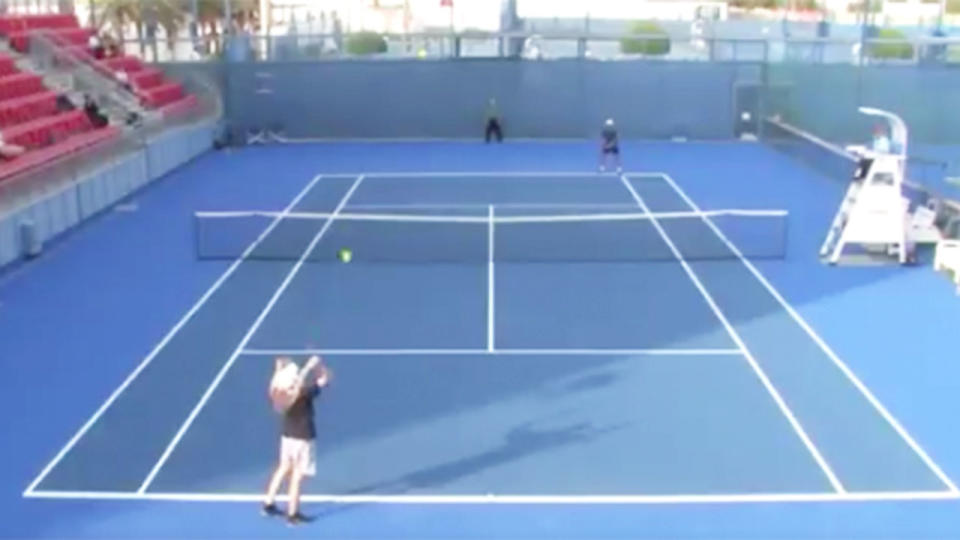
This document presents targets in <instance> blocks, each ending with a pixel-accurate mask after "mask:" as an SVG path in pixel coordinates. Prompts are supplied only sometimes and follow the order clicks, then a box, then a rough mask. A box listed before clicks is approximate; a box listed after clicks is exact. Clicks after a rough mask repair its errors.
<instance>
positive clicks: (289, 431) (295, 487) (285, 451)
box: [263, 356, 331, 525]
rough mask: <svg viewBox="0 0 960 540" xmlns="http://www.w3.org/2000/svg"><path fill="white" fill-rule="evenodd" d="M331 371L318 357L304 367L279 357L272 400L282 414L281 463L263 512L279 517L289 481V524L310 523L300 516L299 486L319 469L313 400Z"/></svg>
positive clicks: (269, 489)
mask: <svg viewBox="0 0 960 540" xmlns="http://www.w3.org/2000/svg"><path fill="white" fill-rule="evenodd" d="M330 376H331V374H330V370H329V369H328V368H327V367H326V366H325V365H324V364H323V361H322V360H321V359H320V357H319V356H313V357H311V358H310V359H309V360H307V362H306V364H304V366H303V368H302V369H300V368H298V367H297V364H296V363H295V362H294V361H293V360H291V359H290V358H284V357H281V358H277V359H276V361H275V362H274V368H273V377H272V378H271V379H270V390H269V394H270V401H271V403H272V405H273V408H274V409H275V410H276V411H277V412H278V413H280V414H282V415H283V422H282V424H283V427H282V435H281V437H280V462H279V464H278V465H277V469H276V471H274V473H273V476H272V477H271V478H270V485H269V486H268V487H267V495H266V499H265V500H264V502H263V513H264V515H268V516H277V515H280V514H281V512H280V510H279V509H278V508H277V506H276V504H275V501H276V496H277V492H278V491H279V490H280V486H281V484H283V481H284V480H289V487H290V493H289V500H288V503H287V504H288V506H287V523H288V524H289V525H299V524H301V523H304V522H305V521H309V520H308V519H307V518H306V517H305V516H304V515H303V514H301V513H300V485H301V482H302V481H303V477H304V476H313V475H314V474H316V470H317V464H316V462H317V456H316V445H315V442H314V441H315V439H316V437H317V432H316V427H315V426H314V424H313V400H315V399H316V398H317V396H319V395H320V390H321V389H322V388H324V387H325V386H326V385H327V384H328V383H329V382H330Z"/></svg>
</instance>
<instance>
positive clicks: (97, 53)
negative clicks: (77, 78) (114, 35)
mask: <svg viewBox="0 0 960 540" xmlns="http://www.w3.org/2000/svg"><path fill="white" fill-rule="evenodd" d="M87 48H89V49H90V54H92V55H93V57H94V58H96V59H97V60H103V59H104V58H106V49H104V47H103V40H102V39H100V36H98V35H97V34H90V39H88V40H87Z"/></svg>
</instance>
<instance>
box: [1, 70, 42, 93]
mask: <svg viewBox="0 0 960 540" xmlns="http://www.w3.org/2000/svg"><path fill="white" fill-rule="evenodd" d="M44 90H46V87H44V86H43V79H41V78H40V76H39V75H36V74H33V73H15V74H13V75H7V76H6V77H0V100H4V99H12V98H18V97H21V96H26V95H28V94H33V93H36V92H41V91H44Z"/></svg>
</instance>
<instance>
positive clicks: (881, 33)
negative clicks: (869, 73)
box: [869, 28, 913, 60]
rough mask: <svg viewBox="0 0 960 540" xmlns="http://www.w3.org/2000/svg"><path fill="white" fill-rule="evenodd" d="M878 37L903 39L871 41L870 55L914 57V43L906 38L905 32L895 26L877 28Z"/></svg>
mask: <svg viewBox="0 0 960 540" xmlns="http://www.w3.org/2000/svg"><path fill="white" fill-rule="evenodd" d="M876 39H896V40H903V41H897V42H893V43H871V44H870V49H869V55H870V57H872V58H883V59H903V60H909V59H911V58H913V44H912V43H910V42H909V41H907V40H906V36H905V35H904V33H903V32H901V31H899V30H895V29H893V28H880V29H878V30H877V35H876Z"/></svg>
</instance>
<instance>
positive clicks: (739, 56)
mask: <svg viewBox="0 0 960 540" xmlns="http://www.w3.org/2000/svg"><path fill="white" fill-rule="evenodd" d="M379 36H380V38H381V39H382V43H383V46H382V50H380V51H379V52H371V53H368V54H358V53H357V52H355V51H354V50H353V49H352V47H351V34H292V35H279V36H278V35H271V36H265V35H253V34H243V33H240V34H235V35H230V36H222V35H221V36H215V37H212V38H210V37H208V38H205V39H204V40H202V41H199V40H195V39H190V38H177V39H172V40H169V39H162V40H158V41H157V43H156V46H153V45H144V43H143V42H142V40H136V39H128V40H126V41H124V42H122V45H123V49H124V51H125V52H126V53H127V54H133V55H137V56H141V57H143V58H144V59H145V60H148V61H159V62H203V61H219V60H228V61H289V60H348V59H370V60H392V59H449V58H504V57H510V58H523V59H528V60H552V59H564V58H584V59H592V60H607V61H611V60H636V59H645V60H667V61H700V62H710V61H713V62H730V61H733V62H765V63H779V62H803V63H838V64H857V65H863V64H888V63H895V64H917V63H960V38H946V37H917V36H912V37H911V36H905V37H903V38H895V39H877V38H871V39H863V40H861V39H858V38H783V37H772V38H756V37H743V38H738V37H718V36H709V35H706V36H704V35H691V34H669V35H667V34H652V35H638V34H610V33H583V32H549V33H532V32H459V33H449V32H421V33H409V34H379ZM636 42H646V43H653V42H666V43H668V46H667V47H666V48H665V49H663V48H658V47H648V48H646V49H647V50H648V52H645V53H644V52H639V53H633V52H625V51H626V50H629V48H628V47H627V48H625V44H628V43H636ZM641 49H643V48H641Z"/></svg>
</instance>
